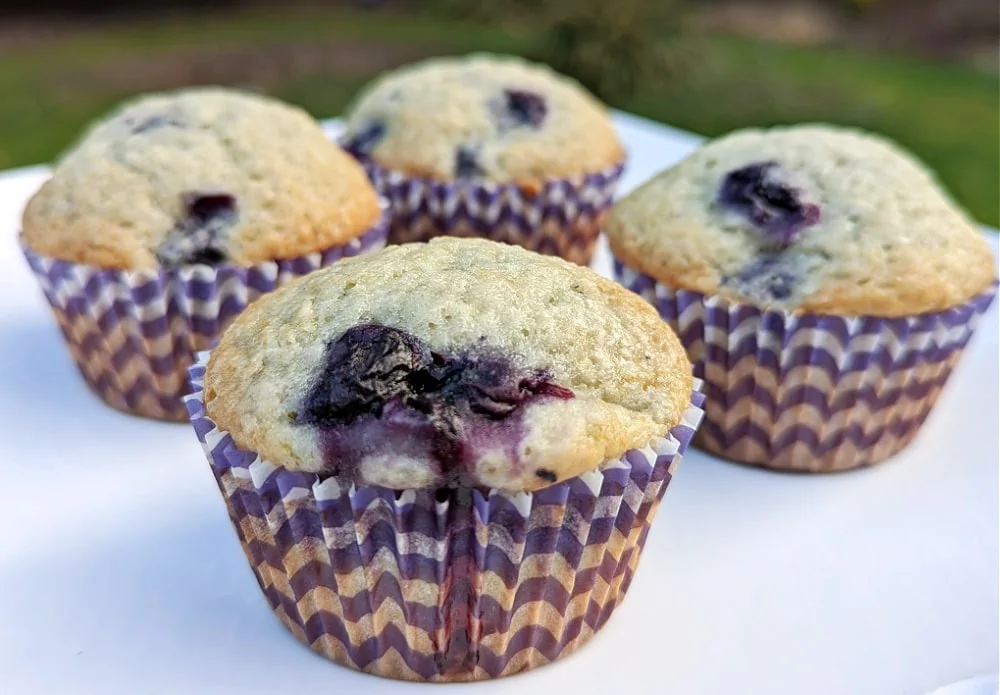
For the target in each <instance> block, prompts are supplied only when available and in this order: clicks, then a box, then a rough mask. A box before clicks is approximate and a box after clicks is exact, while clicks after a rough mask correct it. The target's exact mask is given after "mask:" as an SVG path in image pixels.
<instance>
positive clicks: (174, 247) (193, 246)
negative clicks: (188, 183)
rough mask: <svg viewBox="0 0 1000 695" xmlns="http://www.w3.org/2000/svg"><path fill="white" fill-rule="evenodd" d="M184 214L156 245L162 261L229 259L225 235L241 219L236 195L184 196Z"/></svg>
mask: <svg viewBox="0 0 1000 695" xmlns="http://www.w3.org/2000/svg"><path fill="white" fill-rule="evenodd" d="M184 210H185V216H184V218H183V219H181V220H180V221H178V223H177V225H176V226H175V227H174V229H173V230H172V231H171V232H170V234H168V235H167V238H166V239H164V241H163V243H161V244H160V246H159V248H158V249H157V252H156V256H157V259H158V260H159V262H160V265H161V266H163V267H165V268H175V267H179V266H185V265H196V264H201V265H211V266H216V265H221V264H222V263H225V262H226V260H227V256H226V235H227V233H228V231H229V228H230V227H231V226H232V225H233V224H234V223H235V222H236V220H237V219H238V211H237V206H236V198H235V197H234V196H232V195H230V194H229V193H190V194H187V195H185V196H184Z"/></svg>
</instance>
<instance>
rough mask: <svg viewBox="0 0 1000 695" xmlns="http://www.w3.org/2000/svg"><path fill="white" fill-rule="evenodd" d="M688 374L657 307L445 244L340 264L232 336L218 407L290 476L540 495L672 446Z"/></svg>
mask: <svg viewBox="0 0 1000 695" xmlns="http://www.w3.org/2000/svg"><path fill="white" fill-rule="evenodd" d="M691 389H692V375H691V365H690V363H689V362H688V360H687V358H686V357H685V354H684V350H683V348H682V347H681V345H680V342H679V341H678V339H677V337H676V336H675V335H674V334H673V332H672V331H671V330H670V328H669V327H668V326H667V324H666V323H664V322H663V321H662V320H661V319H660V318H659V316H658V315H657V314H656V312H655V310H653V308H652V307H650V306H649V305H648V304H647V303H646V302H644V301H643V300H642V299H640V298H639V297H638V296H637V295H634V294H632V293H630V292H628V291H627V290H625V289H624V288H622V287H621V286H619V285H617V284H615V283H613V282H610V281H608V280H606V279H604V278H601V277H600V276H598V275H597V274H595V273H594V272H592V271H590V270H589V269H586V268H582V267H579V266H576V265H574V264H571V263H568V262H566V261H563V260H562V259H559V258H554V257H548V256H541V255H538V254H535V253H532V252H530V251H527V250H525V249H522V248H519V247H515V246H508V245H504V244H498V243H495V242H491V241H484V240H469V239H451V238H442V239H438V240H435V241H432V242H430V243H428V244H407V245H403V246H395V247H390V248H388V249H385V250H383V251H380V252H377V253H373V254H369V255H366V256H363V257H357V258H351V259H347V260H344V261H340V262H338V263H336V264H335V265H333V266H331V267H329V268H327V269H324V270H319V271H317V272H315V273H312V274H310V275H308V276H306V277H305V278H303V279H302V280H300V281H297V282H295V283H293V284H291V285H289V286H287V287H285V288H283V289H279V290H277V291H275V292H274V293H271V294H268V295H266V296H265V297H263V298H262V299H260V300H258V301H257V302H255V303H254V304H252V305H251V306H250V307H249V308H248V309H247V310H246V311H245V312H244V313H242V314H241V315H240V316H239V317H238V318H237V319H236V320H235V321H234V323H233V324H232V326H231V327H230V328H229V329H228V330H227V331H226V332H225V334H224V335H223V337H222V339H221V341H220V343H219V346H218V348H217V349H216V350H215V351H214V352H213V354H212V356H211V359H210V361H209V364H208V367H207V370H206V374H205V402H206V408H207V412H208V415H209V416H210V417H211V418H212V419H213V420H214V421H215V422H216V423H217V424H218V426H219V427H220V429H222V430H226V431H229V432H230V433H231V434H232V436H233V438H234V440H235V442H236V444H237V445H238V446H240V447H241V448H244V449H248V450H252V451H256V452H258V453H259V454H260V455H261V456H262V457H263V458H264V459H266V460H268V461H270V462H272V463H274V464H277V465H280V466H283V467H285V468H288V469H292V470H301V471H308V472H318V473H330V474H343V473H346V474H349V475H352V476H353V477H354V479H355V480H358V481H362V482H366V483H371V484H378V485H383V486H387V487H392V488H397V489H405V488H420V487H430V486H438V485H443V484H453V483H458V484H472V485H484V486H488V487H493V488H501V489H505V490H534V489H537V488H541V487H546V486H548V485H551V484H552V483H555V482H557V481H562V480H565V479H568V478H572V477H574V476H577V475H579V474H581V473H584V472H586V471H590V470H594V469H596V468H597V467H598V466H599V465H600V464H601V463H602V462H603V461H605V460H608V459H612V458H616V457H619V456H621V455H622V454H623V453H625V452H626V451H628V450H630V449H633V448H639V447H643V446H645V445H647V444H648V443H649V442H650V441H651V440H652V439H653V438H656V437H663V436H666V434H667V432H668V431H669V430H670V428H671V427H673V426H674V425H676V424H678V423H679V422H680V421H681V417H682V415H683V414H684V412H685V410H686V409H687V407H688V405H689V404H690V398H691Z"/></svg>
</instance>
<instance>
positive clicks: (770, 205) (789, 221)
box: [717, 162, 820, 249]
mask: <svg viewBox="0 0 1000 695" xmlns="http://www.w3.org/2000/svg"><path fill="white" fill-rule="evenodd" d="M778 168H779V166H778V163H777V162H757V163H754V164H748V165H747V166H745V167H742V168H740V169H736V170H734V171H730V172H729V173H728V174H726V176H725V178H724V179H723V181H722V184H721V186H720V188H719V191H718V196H717V202H718V203H719V204H720V205H722V206H723V207H725V208H727V209H729V210H733V211H734V212H737V213H739V214H740V215H741V216H743V217H745V218H746V219H747V220H749V221H750V223H751V224H753V226H754V227H755V228H756V229H757V230H758V231H760V232H761V233H762V236H763V240H764V242H765V244H766V245H767V246H768V247H769V248H775V249H784V248H787V247H788V246H790V245H791V244H793V243H794V242H795V240H796V239H798V237H799V235H801V233H802V231H803V230H804V229H805V228H806V227H810V226H812V225H814V224H816V223H817V222H819V219H820V208H819V206H818V205H815V204H812V203H807V202H804V201H803V200H802V199H801V198H800V193H799V191H798V190H797V189H794V188H791V187H789V186H787V185H786V184H784V183H782V182H781V181H779V180H778V179H777V177H776V176H775V171H776V170H777V169H778Z"/></svg>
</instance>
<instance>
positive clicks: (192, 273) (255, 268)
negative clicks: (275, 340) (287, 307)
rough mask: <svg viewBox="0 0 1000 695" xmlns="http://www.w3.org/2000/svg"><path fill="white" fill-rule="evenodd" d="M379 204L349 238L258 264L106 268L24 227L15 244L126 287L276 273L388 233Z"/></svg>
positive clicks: (386, 213)
mask: <svg viewBox="0 0 1000 695" xmlns="http://www.w3.org/2000/svg"><path fill="white" fill-rule="evenodd" d="M378 204H379V216H378V219H377V220H375V223H374V224H372V225H371V226H369V227H366V228H364V229H362V230H361V232H360V233H358V234H356V235H355V236H352V237H351V238H350V239H346V240H343V241H341V242H339V243H336V244H331V245H329V246H325V247H323V248H319V249H315V250H313V251H310V252H308V253H300V254H298V255H295V256H290V257H288V258H274V259H271V260H267V261H259V262H257V263H251V264H249V265H236V264H234V263H222V264H220V265H214V266H213V265H207V264H204V263H194V264H190V265H182V266H175V267H170V268H164V267H159V268H109V267H104V266H99V265H94V264H91V263H80V262H77V261H70V260H66V259H63V258H58V257H56V256H51V255H49V254H44V253H40V252H38V251H35V250H34V249H33V248H31V246H30V245H29V244H28V242H27V241H26V240H25V238H24V230H23V229H18V232H17V243H18V246H20V248H21V252H22V254H23V255H24V256H25V257H27V258H28V259H29V260H31V259H39V260H43V261H47V262H49V263H53V264H55V263H61V264H65V265H66V266H70V267H73V268H76V269H79V270H80V271H82V272H89V273H93V274H98V273H100V274H115V275H118V276H119V277H120V278H121V279H122V280H123V281H124V282H126V284H128V285H129V286H141V285H144V284H146V283H149V282H153V281H161V282H170V281H181V282H190V281H191V280H195V281H198V282H213V283H214V282H216V281H217V280H218V279H219V277H220V276H221V275H224V274H232V273H236V274H248V273H252V272H256V273H261V274H265V275H267V274H271V273H274V274H278V273H280V272H281V271H282V265H287V264H290V263H295V262H296V261H299V260H300V259H303V258H309V257H320V258H321V257H322V256H323V254H324V253H327V252H329V251H332V250H334V249H343V248H346V247H348V246H350V245H351V244H352V243H353V242H355V241H360V240H362V239H364V238H365V237H367V236H369V235H371V236H373V237H376V236H378V235H380V234H385V235H386V236H388V233H389V226H390V224H391V222H392V207H391V204H390V202H389V200H388V199H387V198H386V197H385V196H383V195H381V194H380V195H379V197H378Z"/></svg>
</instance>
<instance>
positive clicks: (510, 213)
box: [355, 155, 625, 265]
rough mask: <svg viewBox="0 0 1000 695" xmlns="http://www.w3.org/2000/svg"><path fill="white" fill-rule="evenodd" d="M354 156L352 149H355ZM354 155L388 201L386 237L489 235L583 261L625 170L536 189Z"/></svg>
mask: <svg viewBox="0 0 1000 695" xmlns="http://www.w3.org/2000/svg"><path fill="white" fill-rule="evenodd" d="M355 156H357V155H355ZM359 161H360V162H361V164H362V165H363V166H364V168H365V170H366V171H367V172H368V177H369V178H370V179H371V181H372V184H373V185H374V186H375V189H376V190H378V191H379V193H380V194H381V195H382V196H383V197H385V198H386V199H387V200H388V201H389V204H390V206H391V208H392V214H393V219H392V226H391V228H390V231H389V243H390V244H404V243H409V242H414V241H428V240H429V239H432V238H434V237H436V236H460V237H478V238H485V239H492V240H493V241H500V242H503V243H507V244H515V245H517V246H523V247H525V248H527V249H531V250H532V251H536V252H538V253H542V254H546V255H551V256H561V257H563V258H565V259H566V260H569V261H573V262H574V263H577V264H579V265H588V264H589V263H590V259H591V257H592V256H593V253H594V246H595V244H596V243H597V238H598V236H600V232H601V225H602V223H603V220H604V217H605V214H606V213H607V210H608V208H609V207H610V206H611V203H612V200H613V198H614V194H615V190H616V189H617V186H618V182H619V180H620V179H621V176H622V172H623V171H624V169H625V162H624V161H622V162H620V163H618V164H615V165H614V166H611V167H608V168H607V169H604V170H603V171H599V172H596V173H591V174H586V175H582V176H577V177H573V178H568V179H554V180H551V181H546V182H545V183H544V184H543V186H542V189H541V190H540V191H538V192H537V193H531V192H527V191H524V190H522V189H521V188H519V187H518V186H517V185H515V184H497V183H491V182H471V181H455V182H443V181H436V180H433V179H428V178H418V177H410V176H407V175H405V174H403V173H400V172H397V171H390V170H388V169H385V168H383V167H381V166H379V165H377V164H375V163H374V162H373V161H372V160H371V159H368V158H366V157H359Z"/></svg>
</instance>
